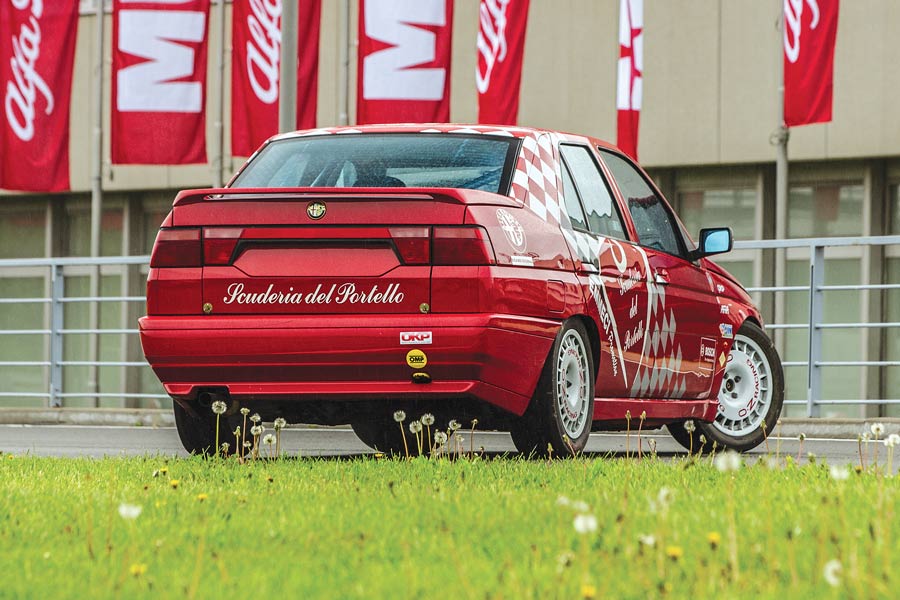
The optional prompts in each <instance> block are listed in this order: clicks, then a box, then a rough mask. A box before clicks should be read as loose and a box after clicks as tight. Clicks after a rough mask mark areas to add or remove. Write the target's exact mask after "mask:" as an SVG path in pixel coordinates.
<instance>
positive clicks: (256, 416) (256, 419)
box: [250, 413, 262, 423]
mask: <svg viewBox="0 0 900 600" xmlns="http://www.w3.org/2000/svg"><path fill="white" fill-rule="evenodd" d="M250 420H251V421H253V422H254V423H259V422H260V421H262V417H261V416H259V413H253V414H252V415H250Z"/></svg>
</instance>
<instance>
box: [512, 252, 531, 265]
mask: <svg viewBox="0 0 900 600" xmlns="http://www.w3.org/2000/svg"><path fill="white" fill-rule="evenodd" d="M509 258H510V262H512V264H513V265H515V266H517V267H533V266H534V258H532V257H530V256H522V255H520V254H513V255H512V256H510V257H509Z"/></svg>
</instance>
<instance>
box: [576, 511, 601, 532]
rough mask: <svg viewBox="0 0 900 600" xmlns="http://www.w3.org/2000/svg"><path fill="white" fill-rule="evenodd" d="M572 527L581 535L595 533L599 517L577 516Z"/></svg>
mask: <svg viewBox="0 0 900 600" xmlns="http://www.w3.org/2000/svg"><path fill="white" fill-rule="evenodd" d="M572 526H573V527H575V531H577V532H578V533H580V534H585V533H593V532H595V531H597V517H595V516H594V515H583V514H582V515H575V520H574V521H572Z"/></svg>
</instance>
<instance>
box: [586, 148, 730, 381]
mask: <svg viewBox="0 0 900 600" xmlns="http://www.w3.org/2000/svg"><path fill="white" fill-rule="evenodd" d="M598 151H599V153H600V156H601V157H602V159H603V162H604V163H605V165H606V167H607V168H608V169H609V171H610V174H611V175H612V179H613V180H614V182H615V184H616V187H617V188H618V190H619V192H620V193H621V196H622V199H623V200H624V203H625V205H626V206H627V210H628V212H629V214H630V216H631V220H632V223H633V224H634V228H635V233H636V235H637V237H638V240H637V241H638V243H639V244H640V245H641V248H642V249H643V251H644V252H645V253H646V257H647V268H646V275H647V280H646V286H647V294H648V298H649V309H648V312H647V331H646V335H645V337H644V344H643V357H642V359H641V367H640V369H639V370H638V372H637V374H636V376H635V379H634V381H633V384H632V389H631V395H632V396H635V397H651V398H698V399H705V398H708V397H709V394H710V392H711V387H712V379H713V372H714V370H715V369H714V366H715V361H716V360H718V358H717V357H718V356H719V354H720V352H719V350H720V348H722V347H724V346H723V343H722V340H720V339H719V336H720V333H721V332H720V330H719V323H720V322H721V317H720V311H721V306H720V304H719V302H718V299H717V298H716V295H715V293H714V288H713V284H712V279H711V278H710V276H709V275H708V274H707V272H706V271H705V270H704V269H702V268H701V267H700V266H698V265H697V264H695V263H693V262H691V261H689V260H687V258H686V257H687V253H688V248H687V246H686V240H685V237H684V236H683V235H682V228H681V225H680V224H679V222H678V221H677V219H676V218H675V215H674V213H673V212H672V209H671V208H670V207H669V206H668V204H667V203H666V201H665V200H664V199H663V198H662V196H661V195H660V194H659V192H657V191H656V189H655V188H654V187H653V186H652V185H651V184H650V182H649V181H648V179H647V178H646V176H645V175H644V174H643V173H642V171H641V170H640V169H638V168H637V167H636V166H635V165H634V164H633V163H632V162H631V161H630V160H629V159H627V158H626V157H624V156H623V155H621V154H618V153H615V152H612V151H609V150H607V149H604V148H598Z"/></svg>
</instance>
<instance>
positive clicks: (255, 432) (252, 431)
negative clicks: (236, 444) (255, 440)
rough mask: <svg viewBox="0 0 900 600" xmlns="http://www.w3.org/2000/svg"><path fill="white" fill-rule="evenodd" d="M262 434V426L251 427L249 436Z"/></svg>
mask: <svg viewBox="0 0 900 600" xmlns="http://www.w3.org/2000/svg"><path fill="white" fill-rule="evenodd" d="M262 432H263V428H262V425H254V426H253V427H251V428H250V435H252V436H254V437H255V436H258V435H262Z"/></svg>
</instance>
